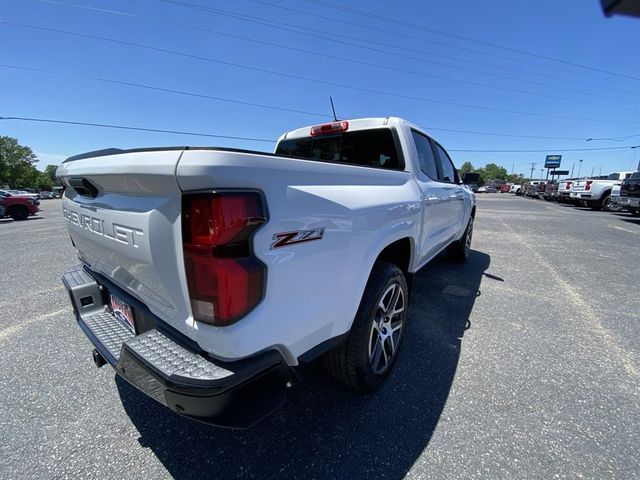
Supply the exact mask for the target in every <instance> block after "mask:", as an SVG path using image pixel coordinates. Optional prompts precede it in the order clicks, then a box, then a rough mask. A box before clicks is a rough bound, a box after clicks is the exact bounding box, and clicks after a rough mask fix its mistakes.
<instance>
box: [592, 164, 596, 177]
mask: <svg viewBox="0 0 640 480" xmlns="http://www.w3.org/2000/svg"><path fill="white" fill-rule="evenodd" d="M594 168H596V166H595V165H592V166H591V176H592V177H593V169H594Z"/></svg>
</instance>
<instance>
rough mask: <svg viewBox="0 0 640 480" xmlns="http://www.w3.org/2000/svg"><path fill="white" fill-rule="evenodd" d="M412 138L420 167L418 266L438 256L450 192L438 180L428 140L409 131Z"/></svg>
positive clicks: (446, 232)
mask: <svg viewBox="0 0 640 480" xmlns="http://www.w3.org/2000/svg"><path fill="white" fill-rule="evenodd" d="M412 136H413V142H414V145H415V148H416V154H417V159H418V163H419V165H420V171H418V172H415V173H416V174H415V178H416V181H417V183H418V186H419V187H420V190H421V192H422V231H421V237H420V249H419V253H418V256H419V263H420V264H422V263H424V262H425V261H427V260H429V259H430V258H431V257H433V256H434V255H435V254H436V253H438V252H439V251H440V250H441V249H442V248H443V247H444V246H445V245H446V243H447V241H448V236H449V235H450V232H449V230H450V229H451V225H450V223H451V220H450V219H449V218H448V216H449V214H450V211H451V198H450V195H451V194H452V192H450V191H449V185H447V184H445V183H443V182H440V181H439V180H438V166H437V163H438V160H437V157H436V153H435V150H434V148H433V147H432V144H431V140H430V139H429V138H428V137H427V136H426V135H423V134H422V133H420V132H418V131H416V130H412ZM459 203H462V202H459Z"/></svg>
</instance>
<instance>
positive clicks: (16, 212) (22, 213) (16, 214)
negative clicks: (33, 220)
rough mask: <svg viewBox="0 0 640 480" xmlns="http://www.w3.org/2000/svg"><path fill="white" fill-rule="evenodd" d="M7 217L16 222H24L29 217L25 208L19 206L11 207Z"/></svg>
mask: <svg viewBox="0 0 640 480" xmlns="http://www.w3.org/2000/svg"><path fill="white" fill-rule="evenodd" d="M9 216H10V217H11V218H13V219H14V220H16V221H21V220H26V219H27V218H28V217H29V210H27V207H23V206H21V205H18V206H16V207H11V210H9Z"/></svg>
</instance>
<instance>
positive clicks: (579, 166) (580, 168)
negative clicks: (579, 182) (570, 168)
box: [578, 159, 582, 178]
mask: <svg viewBox="0 0 640 480" xmlns="http://www.w3.org/2000/svg"><path fill="white" fill-rule="evenodd" d="M578 162H579V163H578V178H580V170H582V159H580V160H578Z"/></svg>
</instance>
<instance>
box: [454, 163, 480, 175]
mask: <svg viewBox="0 0 640 480" xmlns="http://www.w3.org/2000/svg"><path fill="white" fill-rule="evenodd" d="M475 170H476V169H475V168H473V165H472V164H471V162H464V163H463V164H462V166H461V167H460V170H458V172H459V173H460V176H462V175H464V174H465V173H471V172H475Z"/></svg>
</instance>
